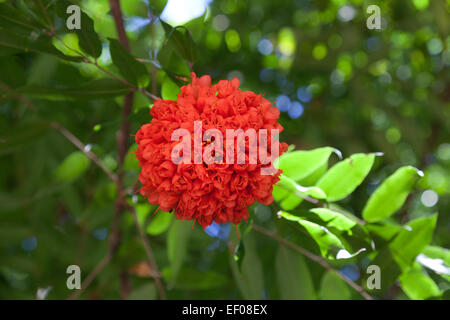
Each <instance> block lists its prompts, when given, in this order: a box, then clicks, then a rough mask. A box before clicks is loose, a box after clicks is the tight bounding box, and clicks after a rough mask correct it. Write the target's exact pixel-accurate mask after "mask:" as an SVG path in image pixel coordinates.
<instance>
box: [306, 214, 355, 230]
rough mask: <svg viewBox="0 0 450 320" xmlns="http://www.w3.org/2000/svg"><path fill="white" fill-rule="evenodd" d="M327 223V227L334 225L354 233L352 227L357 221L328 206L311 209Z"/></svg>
mask: <svg viewBox="0 0 450 320" xmlns="http://www.w3.org/2000/svg"><path fill="white" fill-rule="evenodd" d="M310 211H311V212H312V213H314V214H316V215H318V216H319V218H320V219H322V220H323V221H325V222H326V223H327V227H330V228H331V227H334V228H336V229H338V230H340V231H347V232H348V234H349V235H351V234H352V231H351V229H352V228H353V227H354V226H355V225H356V221H354V220H352V219H350V218H348V217H346V216H345V215H343V214H342V213H339V212H336V211H334V210H330V209H327V208H314V209H311V210H310Z"/></svg>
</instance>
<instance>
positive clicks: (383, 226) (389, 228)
mask: <svg viewBox="0 0 450 320" xmlns="http://www.w3.org/2000/svg"><path fill="white" fill-rule="evenodd" d="M366 228H367V229H368V230H369V231H370V232H371V233H373V234H376V235H378V236H380V237H381V238H382V239H384V240H386V241H389V240H391V239H392V238H393V237H394V236H395V235H397V233H399V232H400V230H401V229H402V228H405V227H404V226H402V225H400V224H398V223H395V222H392V221H389V220H384V221H380V222H375V223H368V224H366Z"/></svg>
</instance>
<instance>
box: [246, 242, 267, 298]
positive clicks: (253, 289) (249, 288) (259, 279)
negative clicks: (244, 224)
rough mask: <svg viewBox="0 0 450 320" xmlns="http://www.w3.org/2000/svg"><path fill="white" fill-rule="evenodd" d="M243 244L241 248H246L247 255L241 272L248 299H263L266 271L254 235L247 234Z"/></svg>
mask: <svg viewBox="0 0 450 320" xmlns="http://www.w3.org/2000/svg"><path fill="white" fill-rule="evenodd" d="M243 242H244V243H243V246H241V247H242V248H245V255H243V258H242V266H241V271H242V279H243V281H244V285H245V288H246V292H247V294H246V299H262V297H263V296H262V294H263V291H264V271H263V264H262V262H261V259H260V258H259V256H258V251H257V247H256V241H255V237H254V234H253V233H248V234H246V235H245V237H244V239H243ZM241 257H242V256H241Z"/></svg>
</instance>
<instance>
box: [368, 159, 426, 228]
mask: <svg viewBox="0 0 450 320" xmlns="http://www.w3.org/2000/svg"><path fill="white" fill-rule="evenodd" d="M421 175H423V174H422V173H421V172H420V171H418V170H417V169H416V168H413V167H402V168H400V169H398V170H397V171H396V172H395V173H394V174H392V175H391V176H390V177H388V178H387V179H386V180H385V181H384V182H383V184H382V185H381V186H380V187H379V188H378V189H377V190H376V191H375V192H374V193H373V194H372V196H371V197H370V198H369V201H367V204H366V206H365V207H364V209H363V213H362V215H363V218H364V219H365V220H367V221H369V222H376V221H380V220H383V219H386V218H388V217H390V216H391V215H392V214H393V213H394V212H395V211H397V210H398V209H400V208H401V206H402V205H403V203H404V202H405V200H406V197H407V196H408V195H409V193H410V192H411V190H412V188H413V187H414V185H415V184H416V181H417V180H418V178H419V177H420V176H421Z"/></svg>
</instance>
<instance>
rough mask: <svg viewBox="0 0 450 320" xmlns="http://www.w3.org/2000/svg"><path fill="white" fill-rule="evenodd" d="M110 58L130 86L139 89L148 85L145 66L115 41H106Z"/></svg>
mask: <svg viewBox="0 0 450 320" xmlns="http://www.w3.org/2000/svg"><path fill="white" fill-rule="evenodd" d="M108 40H109V47H110V51H111V58H112V60H113V62H114V64H115V65H116V66H117V68H119V71H120V74H121V75H122V76H123V77H124V78H125V79H126V80H127V81H129V82H130V83H131V84H134V85H135V86H138V87H140V88H143V87H146V86H147V85H148V83H149V80H150V78H149V74H148V72H147V69H146V67H145V65H144V64H143V63H141V62H139V61H137V60H136V59H135V58H134V57H133V56H132V55H131V54H129V53H128V51H127V50H126V49H125V48H124V47H123V46H122V45H121V44H120V42H119V41H118V40H116V39H108Z"/></svg>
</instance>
